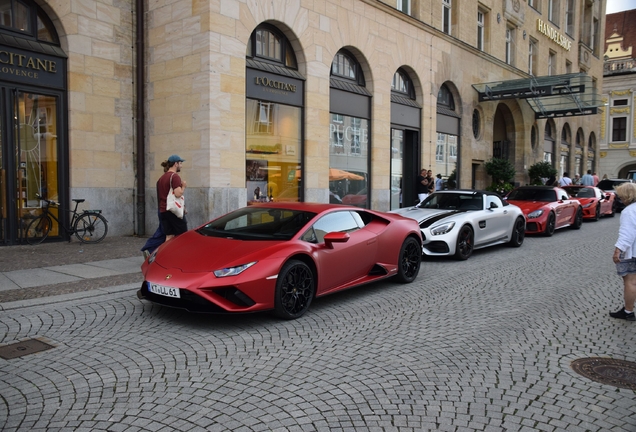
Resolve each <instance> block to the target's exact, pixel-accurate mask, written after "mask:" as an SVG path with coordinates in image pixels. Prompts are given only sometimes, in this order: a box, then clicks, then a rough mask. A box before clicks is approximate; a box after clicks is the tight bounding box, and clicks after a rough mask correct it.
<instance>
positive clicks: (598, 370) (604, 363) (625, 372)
mask: <svg viewBox="0 0 636 432" xmlns="http://www.w3.org/2000/svg"><path fill="white" fill-rule="evenodd" d="M570 366H571V367H572V369H574V372H576V373H578V374H580V375H583V376H584V377H586V378H589V379H591V380H592V381H596V382H600V383H601V384H609V385H613V386H615V387H620V388H625V389H630V390H636V363H633V362H628V361H625V360H615V359H611V358H604V357H590V358H583V359H578V360H574V361H573V362H572V363H571V364H570Z"/></svg>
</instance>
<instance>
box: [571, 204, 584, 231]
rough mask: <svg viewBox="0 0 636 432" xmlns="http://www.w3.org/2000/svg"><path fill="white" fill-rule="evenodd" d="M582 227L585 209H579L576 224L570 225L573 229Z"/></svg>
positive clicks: (575, 217) (575, 218)
mask: <svg viewBox="0 0 636 432" xmlns="http://www.w3.org/2000/svg"><path fill="white" fill-rule="evenodd" d="M581 225H583V209H582V208H581V207H579V208H578V209H577V210H576V216H574V223H573V224H572V225H570V228H572V229H575V230H577V229H581Z"/></svg>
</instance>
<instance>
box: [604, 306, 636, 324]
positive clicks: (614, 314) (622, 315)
mask: <svg viewBox="0 0 636 432" xmlns="http://www.w3.org/2000/svg"><path fill="white" fill-rule="evenodd" d="M610 316H611V317H612V318H618V319H624V320H627V321H636V316H635V315H634V312H632V313H627V312H625V308H621V309H620V310H617V311H616V312H610Z"/></svg>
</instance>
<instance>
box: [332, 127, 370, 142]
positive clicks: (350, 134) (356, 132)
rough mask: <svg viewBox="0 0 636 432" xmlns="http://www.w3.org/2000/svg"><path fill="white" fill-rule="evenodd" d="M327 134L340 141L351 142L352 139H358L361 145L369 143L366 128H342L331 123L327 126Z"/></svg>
mask: <svg viewBox="0 0 636 432" xmlns="http://www.w3.org/2000/svg"><path fill="white" fill-rule="evenodd" d="M329 134H330V135H331V136H336V137H337V138H338V140H340V141H343V140H345V141H348V142H350V141H353V138H354V137H357V138H359V139H360V142H361V143H367V142H368V141H369V137H368V134H369V131H368V130H367V129H366V128H359V127H355V126H342V125H337V124H333V123H331V124H330V125H329Z"/></svg>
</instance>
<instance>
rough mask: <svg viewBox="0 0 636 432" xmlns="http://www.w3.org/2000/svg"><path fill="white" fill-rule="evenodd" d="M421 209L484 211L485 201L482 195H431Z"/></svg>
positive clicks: (437, 193) (423, 202)
mask: <svg viewBox="0 0 636 432" xmlns="http://www.w3.org/2000/svg"><path fill="white" fill-rule="evenodd" d="M418 207H419V208H425V209H442V210H483V207H484V199H483V195H482V194H481V193H465V194H460V193H444V192H436V193H434V194H432V195H429V196H428V198H426V199H425V200H424V201H422V202H421V203H420V204H419V205H418Z"/></svg>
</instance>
